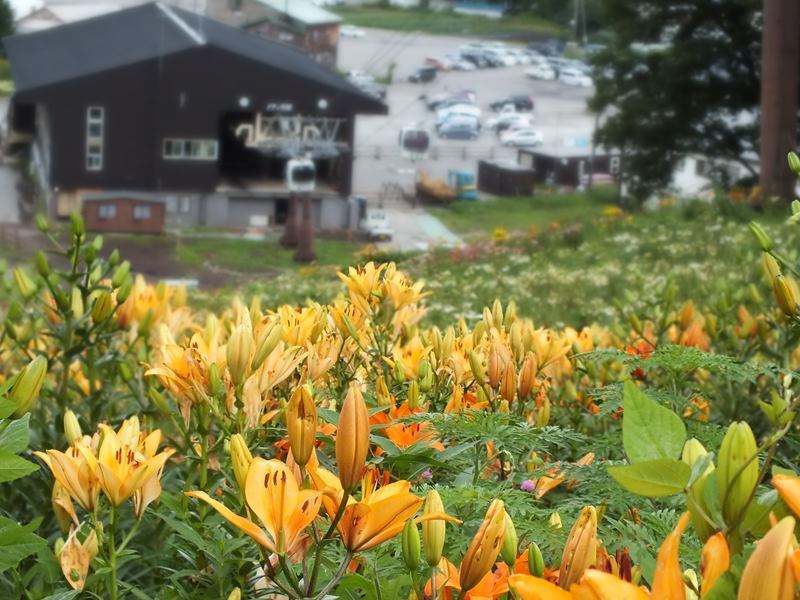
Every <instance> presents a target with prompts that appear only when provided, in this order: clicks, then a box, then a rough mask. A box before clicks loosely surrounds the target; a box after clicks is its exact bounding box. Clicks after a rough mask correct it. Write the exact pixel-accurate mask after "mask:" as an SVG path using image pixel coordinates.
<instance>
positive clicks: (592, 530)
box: [558, 506, 597, 590]
mask: <svg viewBox="0 0 800 600" xmlns="http://www.w3.org/2000/svg"><path fill="white" fill-rule="evenodd" d="M595 560H597V511H596V510H595V508H594V506H586V507H584V509H583V510H582V511H581V514H580V515H578V519H577V520H576V521H575V524H574V525H573V526H572V529H571V530H570V532H569V537H568V538H567V543H566V545H565V546H564V553H563V554H562V555H561V566H560V567H559V571H558V585H559V586H561V587H562V588H564V589H565V590H568V589H569V587H570V586H571V585H572V584H573V583H577V582H578V580H580V578H581V577H582V576H583V573H584V571H586V569H588V568H589V567H591V566H592V565H593V564H594V563H595Z"/></svg>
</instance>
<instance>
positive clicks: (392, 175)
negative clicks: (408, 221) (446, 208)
mask: <svg viewBox="0 0 800 600" xmlns="http://www.w3.org/2000/svg"><path fill="white" fill-rule="evenodd" d="M365 31H366V35H365V37H363V38H342V39H341V40H340V42H339V68H340V69H341V70H343V71H349V70H352V69H358V70H364V71H368V72H370V73H372V74H373V75H375V76H376V77H381V76H384V75H385V74H386V72H387V69H388V66H389V64H391V63H395V65H396V66H395V70H394V81H395V83H393V84H392V85H390V86H389V87H388V89H387V100H386V102H387V104H388V106H389V114H388V115H387V116H378V117H374V116H372V117H359V119H358V126H357V131H356V162H355V167H354V174H353V176H354V191H355V192H356V193H359V194H363V195H366V196H367V197H369V198H370V199H377V197H378V194H379V192H380V188H381V185H382V184H383V183H385V182H392V183H398V184H401V185H403V186H404V187H405V188H406V189H408V190H409V191H410V190H411V188H412V186H413V181H414V168H415V166H419V167H423V168H425V169H427V170H428V171H429V172H430V173H432V174H433V175H435V176H439V177H445V176H446V175H447V172H448V170H449V169H453V168H465V169H470V170H472V171H477V164H478V160H480V159H482V158H512V159H515V158H516V155H517V151H516V149H512V148H507V147H504V146H502V145H501V144H500V141H499V139H498V138H497V137H496V135H495V134H494V133H493V132H491V131H487V130H486V129H485V128H484V131H483V132H482V133H481V135H480V137H479V138H478V139H476V140H474V141H461V140H440V139H438V138H437V137H436V136H435V135H433V140H432V148H431V152H430V155H429V158H428V160H426V161H424V163H420V164H418V165H414V164H412V163H411V162H410V161H408V160H405V159H403V158H402V157H401V156H400V150H399V146H398V134H399V131H400V128H401V127H403V126H404V125H411V124H420V123H422V124H424V125H425V126H426V127H427V128H429V130H430V131H431V133H432V134H433V129H434V123H435V113H433V112H430V111H428V110H427V109H426V108H425V104H424V102H422V101H421V100H420V96H422V95H424V94H435V93H439V92H447V91H453V92H455V91H458V90H462V89H468V90H472V91H474V92H475V93H476V95H477V103H478V105H479V106H480V108H481V109H482V110H483V115H482V120H484V121H485V119H486V118H488V117H491V116H493V114H494V113H492V111H491V110H490V109H489V107H488V104H489V103H490V102H491V101H493V100H496V99H498V98H500V97H503V96H506V95H509V94H527V95H531V96H533V98H534V100H535V103H536V107H535V110H534V122H533V127H534V128H535V129H537V130H539V131H540V132H541V133H542V134H543V136H544V145H546V146H550V145H562V144H568V143H571V142H574V141H576V140H584V141H585V140H588V139H590V138H591V134H592V130H593V127H594V116H593V115H592V114H591V113H589V112H588V110H587V108H586V101H587V99H588V98H589V97H590V96H591V93H592V91H591V89H589V88H578V87H572V86H567V85H564V84H562V83H560V82H558V81H537V80H532V79H529V78H527V77H525V75H524V70H525V68H526V67H525V66H514V67H502V68H495V69H480V70H476V71H463V72H462V71H449V72H440V73H439V74H438V76H437V78H436V79H435V80H434V81H433V82H431V83H423V84H415V83H410V82H408V75H409V74H410V73H412V72H413V71H414V69H415V68H416V67H418V66H421V65H422V63H423V62H424V60H425V59H426V58H428V57H432V58H441V57H443V56H444V55H445V54H449V53H457V52H458V47H459V46H460V45H462V44H464V43H467V42H469V41H472V40H468V39H464V38H457V37H445V36H432V35H423V34H418V33H403V32H391V31H383V30H365Z"/></svg>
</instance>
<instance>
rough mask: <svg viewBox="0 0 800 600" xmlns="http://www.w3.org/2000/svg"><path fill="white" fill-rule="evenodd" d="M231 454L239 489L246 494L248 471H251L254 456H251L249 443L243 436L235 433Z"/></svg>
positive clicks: (232, 437) (232, 438)
mask: <svg viewBox="0 0 800 600" xmlns="http://www.w3.org/2000/svg"><path fill="white" fill-rule="evenodd" d="M230 452H231V464H232V465H233V474H234V476H235V477H236V483H237V485H238V486H239V489H240V490H241V491H242V492H244V489H245V484H246V483H247V471H248V470H249V469H250V464H251V463H252V462H253V455H252V454H250V449H249V448H248V447H247V442H245V441H244V438H243V437H242V435H241V434H239V433H234V434H233V435H232V436H231V448H230Z"/></svg>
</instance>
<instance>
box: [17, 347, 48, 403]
mask: <svg viewBox="0 0 800 600" xmlns="http://www.w3.org/2000/svg"><path fill="white" fill-rule="evenodd" d="M46 374H47V360H46V359H45V358H44V357H43V356H37V357H36V358H34V359H33V360H32V361H31V362H29V363H28V364H27V365H25V367H24V368H23V369H22V371H21V372H20V374H19V375H18V376H17V380H16V381H15V382H14V385H12V386H11V390H10V391H9V392H8V398H9V400H11V401H12V402H13V403H14V404H15V405H16V406H17V409H16V410H15V411H14V415H15V416H17V417H21V416H22V415H24V414H25V413H26V412H28V411H29V410H30V409H31V407H32V406H33V404H34V402H36V399H37V398H38V397H39V391H40V390H41V389H42V384H43V383H44V377H45V375H46Z"/></svg>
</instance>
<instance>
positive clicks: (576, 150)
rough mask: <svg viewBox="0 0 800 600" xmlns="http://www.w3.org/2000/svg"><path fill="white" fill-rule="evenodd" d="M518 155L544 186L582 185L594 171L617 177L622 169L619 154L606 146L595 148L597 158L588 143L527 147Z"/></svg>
mask: <svg viewBox="0 0 800 600" xmlns="http://www.w3.org/2000/svg"><path fill="white" fill-rule="evenodd" d="M517 156H518V162H519V164H520V165H521V166H523V167H527V168H529V169H533V172H534V177H535V182H536V183H537V184H540V185H559V186H567V187H578V186H581V185H586V183H587V182H588V181H589V175H590V174H594V175H595V176H597V175H600V174H606V175H611V176H612V177H617V176H618V175H619V172H620V157H619V154H618V153H616V152H611V153H609V152H607V151H606V150H603V149H602V148H595V150H594V157H593V156H592V149H591V148H590V147H588V146H561V147H553V148H546V147H539V148H523V149H520V151H519V154H518V155H517Z"/></svg>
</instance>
